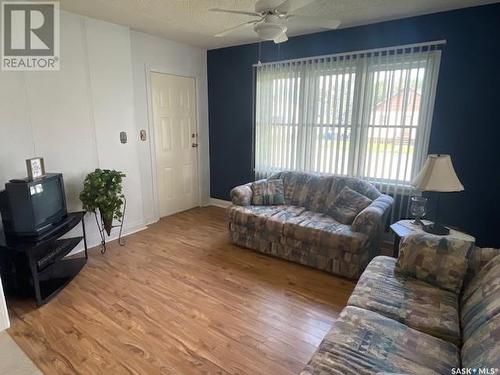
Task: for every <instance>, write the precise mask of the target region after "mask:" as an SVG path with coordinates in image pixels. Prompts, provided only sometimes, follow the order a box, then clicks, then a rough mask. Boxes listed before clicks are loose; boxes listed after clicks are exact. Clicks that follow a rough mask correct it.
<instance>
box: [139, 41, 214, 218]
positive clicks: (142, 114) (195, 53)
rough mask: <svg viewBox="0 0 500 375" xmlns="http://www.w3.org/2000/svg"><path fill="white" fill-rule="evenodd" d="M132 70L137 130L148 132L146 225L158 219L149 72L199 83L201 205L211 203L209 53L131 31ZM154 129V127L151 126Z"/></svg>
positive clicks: (142, 157) (142, 147)
mask: <svg viewBox="0 0 500 375" xmlns="http://www.w3.org/2000/svg"><path fill="white" fill-rule="evenodd" d="M131 42H132V68H133V77H134V100H135V120H136V126H137V131H139V130H140V129H146V130H148V141H147V142H141V143H139V149H138V151H139V161H140V170H141V175H142V192H143V207H144V218H145V220H146V223H151V222H154V221H156V220H157V219H158V215H157V212H156V210H155V204H154V198H153V197H154V193H153V186H152V168H151V166H152V164H151V154H150V143H149V142H150V141H151V135H152V134H151V131H150V126H149V112H150V108H149V105H148V101H147V93H148V92H147V91H148V89H149V83H148V80H149V71H157V72H162V73H168V74H173V75H179V76H187V77H194V78H195V80H196V92H197V109H198V135H199V147H198V149H199V163H198V165H199V180H200V185H201V189H200V190H201V191H200V196H201V197H200V198H201V202H200V203H201V204H202V205H204V204H208V202H209V196H210V194H209V187H210V170H209V149H208V93H207V51H206V50H205V49H202V48H197V47H191V46H187V45H184V44H180V43H176V42H172V41H169V40H166V39H162V38H158V37H155V36H151V35H148V34H143V33H140V32H134V31H132V32H131ZM151 127H152V124H151Z"/></svg>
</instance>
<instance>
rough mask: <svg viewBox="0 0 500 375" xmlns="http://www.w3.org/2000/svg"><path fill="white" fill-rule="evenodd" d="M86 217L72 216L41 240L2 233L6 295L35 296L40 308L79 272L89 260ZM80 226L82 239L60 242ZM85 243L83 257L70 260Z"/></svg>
mask: <svg viewBox="0 0 500 375" xmlns="http://www.w3.org/2000/svg"><path fill="white" fill-rule="evenodd" d="M84 215H85V212H83V211H79V212H73V213H69V214H68V215H67V216H66V217H65V218H64V219H63V220H61V221H60V222H59V223H56V224H55V225H54V226H53V228H51V229H49V230H48V231H46V232H44V233H43V234H42V235H40V236H38V237H13V236H5V235H4V233H3V231H0V273H1V275H2V282H3V283H4V287H5V290H6V294H8V295H9V294H22V295H26V294H29V295H33V294H34V296H35V299H36V304H37V306H41V305H43V304H45V303H46V302H48V301H49V300H50V299H51V298H52V297H54V296H55V295H56V294H57V293H58V292H59V291H61V290H62V289H63V288H64V287H65V286H66V285H67V284H68V283H69V282H70V281H71V280H72V279H73V278H74V277H75V276H76V275H77V274H78V272H80V270H81V269H82V268H83V266H84V265H85V263H86V262H87V258H88V254H87V240H86V236H85V222H84V220H83V217H84ZM80 223H81V224H82V235H81V236H76V237H71V238H64V239H61V237H62V236H64V235H65V234H66V233H68V232H69V231H70V230H71V229H73V228H75V227H76V226H77V225H78V224H80ZM82 240H83V244H84V249H85V250H84V252H83V254H81V253H80V254H76V255H75V256H71V257H67V255H68V254H69V253H70V252H71V250H73V249H74V248H75V247H76V246H77V245H78V244H79V243H80V242H81V241H82Z"/></svg>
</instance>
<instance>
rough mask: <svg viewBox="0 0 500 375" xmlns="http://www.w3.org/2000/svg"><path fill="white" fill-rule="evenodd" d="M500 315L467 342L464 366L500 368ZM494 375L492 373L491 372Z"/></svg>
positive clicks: (463, 360) (463, 357)
mask: <svg viewBox="0 0 500 375" xmlns="http://www.w3.org/2000/svg"><path fill="white" fill-rule="evenodd" d="M499 343H500V315H497V316H496V317H495V318H493V319H490V320H488V321H487V322H486V323H485V324H483V325H482V326H481V327H480V328H479V329H477V330H476V331H474V332H473V333H472V334H471V336H470V337H469V338H468V339H467V340H465V342H464V345H463V347H462V366H463V367H468V368H484V367H486V368H500V344H499ZM490 373H492V372H490Z"/></svg>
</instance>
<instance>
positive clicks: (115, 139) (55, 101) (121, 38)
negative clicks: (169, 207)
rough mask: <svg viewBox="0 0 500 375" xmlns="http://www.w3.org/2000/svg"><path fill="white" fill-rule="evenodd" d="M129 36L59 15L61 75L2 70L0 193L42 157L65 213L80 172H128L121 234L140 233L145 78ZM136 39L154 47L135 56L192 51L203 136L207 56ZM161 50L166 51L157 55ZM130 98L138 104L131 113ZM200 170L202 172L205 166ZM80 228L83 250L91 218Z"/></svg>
mask: <svg viewBox="0 0 500 375" xmlns="http://www.w3.org/2000/svg"><path fill="white" fill-rule="evenodd" d="M131 34H135V33H131V31H130V29H129V28H127V27H123V26H119V25H115V24H111V23H107V22H103V21H98V20H94V19H90V18H86V17H83V16H79V15H75V14H72V13H68V12H64V11H62V12H61V70H60V71H56V72H1V71H0V188H3V185H4V183H5V182H6V181H8V180H9V179H12V178H20V177H24V176H26V166H25V159H27V158H31V157H34V156H41V157H44V158H45V166H46V169H47V171H48V172H62V173H63V175H64V181H65V187H66V196H67V200H68V210H80V209H81V202H80V200H79V198H78V195H79V193H80V191H81V190H82V188H83V180H84V178H85V176H86V174H87V173H89V172H91V171H93V170H94V169H95V168H98V167H99V168H106V169H118V170H121V171H123V172H124V173H125V174H126V175H127V177H126V178H125V179H124V191H125V195H126V197H127V212H126V218H125V225H124V231H125V233H131V232H134V231H137V230H140V229H142V228H144V226H145V222H146V221H145V217H144V212H145V210H144V209H143V192H144V191H145V190H146V194H145V196H146V199H145V202H146V204H152V203H150V202H149V201H148V199H147V197H148V193H149V192H150V191H151V181H150V180H149V181H145V180H144V179H145V178H149V179H150V178H151V176H148V175H144V174H141V169H143V164H142V162H143V161H142V159H141V158H140V155H143V154H144V152H145V151H144V150H143V148H144V144H142V143H140V141H139V130H138V129H141V128H144V126H147V121H148V117H147V112H148V109H147V107H145V106H144V103H145V101H146V91H145V88H144V81H142V82H140V80H139V79H137V78H136V79H134V75H133V69H132V66H133V62H137V61H141V58H140V57H138V56H137V54H135V55H134V53H133V51H132V39H135V40H137V37H134V38H132V35H131ZM141 38H142V39H143V40H148V38H151V40H154V41H155V43H154V44H152V45H148V46H147V47H144V48H142V49H141V50H140V51H136V52H137V53H144V54H147V53H149V54H150V55H151V56H155V55H157V56H158V59H160V60H161V59H162V56H165V55H170V54H174V55H175V54H176V50H179V51H180V53H181V55H182V53H183V52H184V51H185V50H189V51H192V52H191V54H190V55H189V56H184V58H189V59H190V60H191V63H186V64H184V65H186V66H189V64H191V65H196V67H195V68H193V70H189V71H186V74H188V73H193V72H196V74H197V75H200V76H202V75H203V74H204V81H203V80H200V81H201V82H199V85H200V92H201V93H202V94H200V95H205V96H204V97H203V98H202V99H200V100H199V102H200V115H199V116H200V118H202V120H201V121H200V123H201V125H202V126H203V130H202V131H200V133H202V134H204V136H206V138H205V139H208V120H207V117H208V116H207V114H206V113H207V109H206V100H207V99H206V51H205V50H203V49H196V48H194V47H187V46H182V45H179V44H175V45H173V44H172V46H171V47H169V48H167V47H166V46H167V45H168V43H169V42H167V41H162V40H161V39H159V38H155V37H152V36H147V35H144V36H141ZM136 43H137V42H136ZM148 48H154V49H155V50H154V51H148ZM161 48H165V51H163V52H159V51H157V50H156V49H161ZM184 58H183V59H181V60H180V62H179V65H182V61H185V60H184ZM201 66H204V67H203V68H201ZM191 75H193V76H194V73H193V74H191ZM134 84H136V85H137V84H139V86H140V87H137V86H135V87H134ZM140 96H144V97H143V98H140ZM134 99H135V100H136V102H139V103H140V104H141V105H142V106H140V108H139V109H138V111H137V112H138V113H137V114H136V113H135V112H136V108H135V105H136V103H134ZM121 131H126V132H127V134H128V142H127V143H126V144H121V143H120V139H119V133H120V132H121ZM201 152H206V155H203V156H201V157H200V159H202V160H207V159H208V145H204V148H202V149H200V153H201ZM203 173H205V174H207V173H208V168H205V169H204V172H203ZM203 183H204V187H203V189H202V190H203V191H204V193H205V194H206V196H207V197H208V178H205V180H204V181H203ZM86 224H87V235H88V239H89V245H91V246H92V245H96V244H98V241H99V235H98V232H97V229H96V224H95V220H94V218H93V216H91V215H88V216H87V218H86ZM78 230H79V229H78Z"/></svg>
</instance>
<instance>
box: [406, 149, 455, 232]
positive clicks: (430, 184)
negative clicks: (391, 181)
mask: <svg viewBox="0 0 500 375" xmlns="http://www.w3.org/2000/svg"><path fill="white" fill-rule="evenodd" d="M411 185H412V186H413V187H415V188H416V189H418V190H420V191H435V192H440V193H448V192H454V191H463V190H464V186H463V185H462V183H461V182H460V180H459V179H458V177H457V174H456V173H455V169H454V168H453V164H452V163H451V158H450V155H439V154H437V155H427V160H426V161H425V164H424V166H423V168H422V170H421V171H420V172H419V173H418V175H417V176H416V177H415V178H414V179H413V181H412V182H411ZM439 198H440V195H438V196H437V202H436V214H435V219H434V223H433V224H429V225H424V226H423V229H424V231H426V232H428V233H432V234H438V235H442V236H444V235H447V234H448V233H450V230H449V229H448V228H446V227H445V226H444V225H443V224H440V223H439V222H438V211H439Z"/></svg>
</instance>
